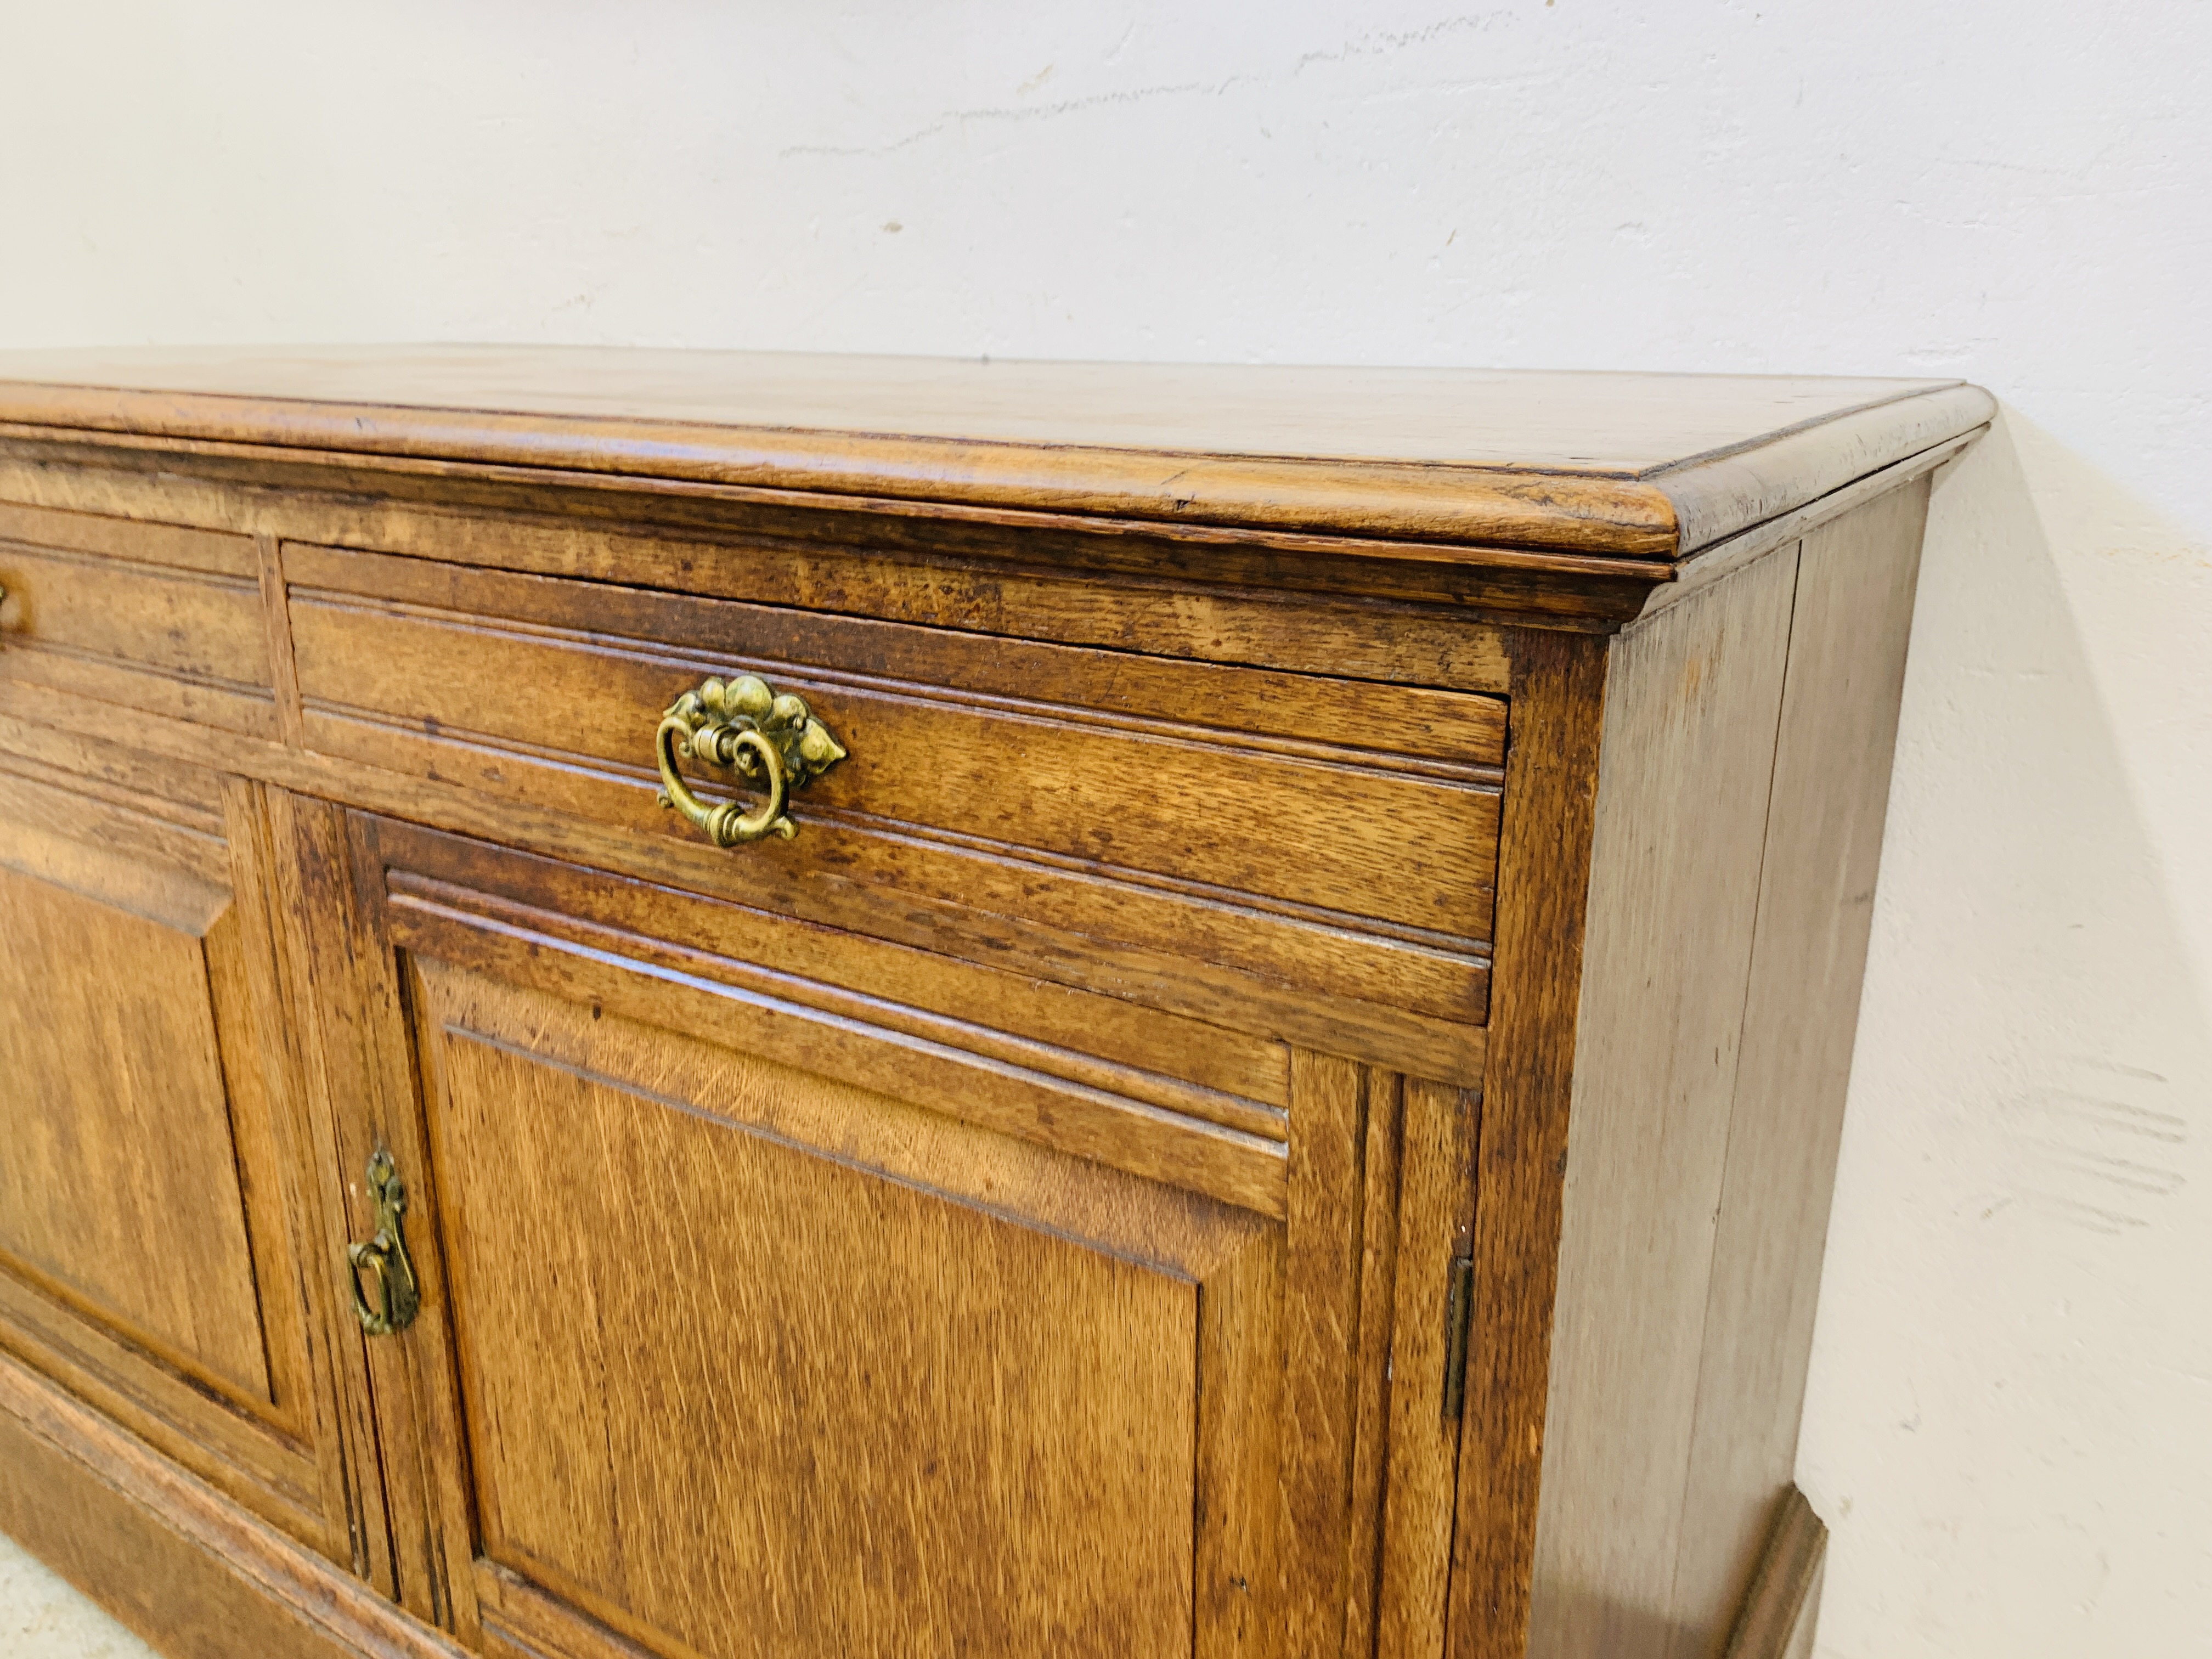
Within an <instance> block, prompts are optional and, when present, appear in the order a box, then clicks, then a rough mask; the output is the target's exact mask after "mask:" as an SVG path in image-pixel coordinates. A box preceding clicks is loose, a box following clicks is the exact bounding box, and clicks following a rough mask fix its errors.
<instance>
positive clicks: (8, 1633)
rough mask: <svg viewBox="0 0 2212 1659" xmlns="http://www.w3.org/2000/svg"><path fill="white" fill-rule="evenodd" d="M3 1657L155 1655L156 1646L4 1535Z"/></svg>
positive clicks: (0, 1558) (0, 1572)
mask: <svg viewBox="0 0 2212 1659" xmlns="http://www.w3.org/2000/svg"><path fill="white" fill-rule="evenodd" d="M0 1655H5V1656H6V1659H154V1650H153V1649H151V1648H149V1647H148V1646H147V1645H146V1644H144V1643H143V1642H142V1641H140V1640H139V1639H138V1638H137V1637H135V1636H133V1635H132V1634H131V1632H129V1631H127V1630H125V1629H124V1628H123V1626H120V1625H118V1624H117V1623H116V1622H115V1621H114V1620H112V1619H110V1618H109V1617H108V1616H107V1615H106V1613H102V1612H101V1611H100V1609H99V1608H98V1607H94V1606H93V1604H92V1603H91V1602H89V1601H87V1600H85V1598H84V1597H83V1596H82V1595H79V1594H77V1592H76V1590H75V1589H72V1588H70V1586H69V1585H68V1584H66V1583H64V1582H63V1581H62V1580H61V1579H59V1578H58V1577H55V1576H54V1575H53V1574H52V1572H50V1571H47V1570H46V1565H44V1564H43V1563H42V1562H40V1561H39V1560H38V1559H36V1558H35V1557H33V1556H29V1555H26V1554H25V1553H23V1550H22V1548H21V1546H20V1545H18V1544H17V1543H16V1542H15V1541H14V1540H13V1539H11V1538H9V1537H7V1536H6V1535H5V1534H0Z"/></svg>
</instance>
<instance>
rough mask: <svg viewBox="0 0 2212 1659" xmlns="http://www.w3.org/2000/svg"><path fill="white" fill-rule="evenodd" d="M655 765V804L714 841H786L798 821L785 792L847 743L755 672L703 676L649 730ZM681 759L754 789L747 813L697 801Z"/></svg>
mask: <svg viewBox="0 0 2212 1659" xmlns="http://www.w3.org/2000/svg"><path fill="white" fill-rule="evenodd" d="M653 758H654V760H655V761H656V762H658V763H659V767H660V804H661V805H663V806H667V807H672V808H673V809H674V810H675V811H678V812H681V813H682V814H683V815H684V817H685V818H686V819H687V820H689V821H690V823H692V824H693V825H695V826H696V828H698V829H703V830H704V831H706V833H707V838H708V840H709V841H711V842H714V845H715V846H717V847H738V846H742V845H743V844H744V842H749V841H758V840H760V839H761V838H762V837H763V836H782V837H783V838H784V839H785V840H787V841H788V840H789V839H790V838H791V837H792V836H795V835H797V834H798V833H799V826H798V825H797V824H795V823H793V822H792V821H791V819H790V818H789V817H787V815H786V814H785V811H784V807H785V805H786V803H787V801H788V800H789V799H790V795H791V792H792V791H793V790H794V789H799V788H804V787H805V786H806V785H807V784H809V783H811V782H812V781H814V780H815V779H816V778H818V777H820V776H821V775H823V773H824V772H826V771H828V770H829V769H830V768H831V767H833V766H835V765H836V763H838V762H839V761H841V760H842V759H844V758H845V745H844V744H841V743H839V742H838V741H837V739H836V737H835V736H834V735H832V733H831V732H830V730H829V727H828V726H824V725H823V723H822V722H821V721H820V720H817V719H816V718H815V716H814V711H813V710H812V709H811V708H808V707H807V706H806V700H805V698H803V697H799V696H793V694H792V693H790V692H788V691H785V692H778V691H776V690H774V689H773V688H771V687H770V686H769V684H768V682H767V681H766V680H763V679H762V678H759V677H758V676H757V675H753V674H742V675H739V676H738V678H736V679H733V680H721V679H709V680H705V681H702V682H701V683H700V684H699V685H698V686H697V687H696V688H695V689H694V690H690V691H686V692H685V693H684V695H683V696H680V697H678V698H677V700H676V701H675V702H673V703H671V704H670V705H669V708H668V710H667V712H666V713H665V714H663V715H662V716H661V717H660V726H659V730H657V731H656V732H654V733H653ZM679 760H692V761H696V762H698V763H701V764H702V765H706V766H719V767H726V768H728V769H731V770H732V771H734V772H736V773H737V774H738V776H739V777H741V778H743V779H744V781H746V782H748V783H750V784H753V785H755V786H757V787H759V788H760V789H761V791H762V792H763V799H762V801H761V803H760V805H758V806H756V807H755V808H754V809H753V810H752V811H750V812H748V811H745V810H744V807H743V806H742V805H739V804H738V802H736V801H733V800H726V801H720V802H716V803H714V804H712V805H710V804H708V802H706V801H703V800H702V799H699V797H698V796H697V795H696V794H694V793H692V792H691V787H690V785H689V784H687V783H686V782H684V775H683V774H682V773H681V772H679V771H678V769H677V763H678V761H679Z"/></svg>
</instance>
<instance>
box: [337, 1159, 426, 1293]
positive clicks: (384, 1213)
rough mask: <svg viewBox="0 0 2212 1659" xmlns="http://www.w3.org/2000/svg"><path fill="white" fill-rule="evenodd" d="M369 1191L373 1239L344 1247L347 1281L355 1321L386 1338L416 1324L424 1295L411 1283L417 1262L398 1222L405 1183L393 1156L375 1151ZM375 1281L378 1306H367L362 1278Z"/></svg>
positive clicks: (370, 1164) (404, 1200) (403, 1210)
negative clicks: (372, 1203) (365, 1275)
mask: <svg viewBox="0 0 2212 1659" xmlns="http://www.w3.org/2000/svg"><path fill="white" fill-rule="evenodd" d="M368 1190H369V1194H370V1195H371V1196H372V1197H374V1199H375V1200H376V1237H374V1238H372V1239H370V1240H369V1241H368V1243H366V1244H349V1245H347V1246H346V1264H347V1266H348V1267H350V1268H351V1269H352V1271H351V1272H350V1273H348V1274H347V1275H346V1276H347V1278H348V1279H349V1280H350V1281H351V1282H352V1285H353V1311H354V1317H356V1319H358V1320H360V1321H361V1328H362V1329H363V1330H364V1331H366V1332H368V1334H370V1335H371V1336H389V1335H390V1334H392V1332H394V1331H404V1330H405V1329H406V1328H408V1327H409V1326H410V1325H412V1324H413V1323H414V1322H415V1316H416V1314H417V1313H418V1312H420V1311H421V1310H422V1287H421V1286H420V1285H417V1284H416V1282H415V1263H414V1262H413V1261H411V1260H410V1258H409V1256H408V1255H407V1240H406V1237H405V1236H404V1234H403V1233H402V1232H401V1231H400V1230H399V1218H401V1217H402V1216H404V1215H405V1214H406V1213H407V1184H406V1182H403V1181H402V1180H400V1178H399V1171H398V1168H397V1167H396V1166H395V1165H394V1164H392V1154H391V1153H389V1152H379V1153H377V1154H376V1155H375V1156H374V1158H370V1159H369V1160H368ZM362 1273H368V1274H370V1275H371V1276H372V1277H373V1278H374V1279H375V1280H376V1302H377V1305H376V1306H374V1307H371V1306H370V1305H369V1304H368V1297H365V1296H363V1295H362V1293H361V1276H362Z"/></svg>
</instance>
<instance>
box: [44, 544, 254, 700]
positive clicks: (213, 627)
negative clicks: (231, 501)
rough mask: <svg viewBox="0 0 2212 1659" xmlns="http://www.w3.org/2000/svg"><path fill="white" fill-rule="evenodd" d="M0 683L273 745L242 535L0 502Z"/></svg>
mask: <svg viewBox="0 0 2212 1659" xmlns="http://www.w3.org/2000/svg"><path fill="white" fill-rule="evenodd" d="M0 588H4V589H5V590H6V592H7V599H6V601H5V604H4V606H0V678H9V679H15V680H21V681H26V682H29V683H32V684H40V685H45V686H50V687H52V688H54V689H56V690H64V691H70V692H73V693H76V694H77V695H78V696H88V697H92V698H95V699H97V700H99V701H100V702H116V703H124V704H127V705H130V706H131V707H134V708H147V709H152V710H155V711H158V712H160V713H162V714H174V715H178V716H179V717H181V718H183V719H185V720H194V721H197V722H198V723H200V724H202V725H206V726H221V727H223V728H225V729H227V730H229V731H234V732H246V733H247V734H249V735H252V736H254V737H274V736H275V735H276V698H275V694H274V692H273V691H272V690H271V689H270V671H269V630H268V625H267V621H266V614H265V612H264V609H263V606H262V602H261V587H260V578H259V563H258V558H257V556H256V554H255V551H254V546H253V542H252V538H250V537H246V536H236V535H229V534H225V533H222V532H216V531H209V530H185V529H180V528H178V527H176V526H170V525H157V524H141V523H138V522H136V521H134V520H127V519H112V518H106V517H102V516H100V515H99V514H95V513H61V512H54V511H50V510H48V509H46V508H43V507H17V506H12V505H9V504H7V503H4V502H0Z"/></svg>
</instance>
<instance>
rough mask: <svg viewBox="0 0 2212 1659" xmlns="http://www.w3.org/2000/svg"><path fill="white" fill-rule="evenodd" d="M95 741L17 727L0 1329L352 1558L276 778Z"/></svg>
mask: <svg viewBox="0 0 2212 1659" xmlns="http://www.w3.org/2000/svg"><path fill="white" fill-rule="evenodd" d="M76 758H79V759H82V760H84V761H86V762H88V770H85V771H82V772H79V771H73V770H70V769H65V768H63V767H60V766H57V765H54V764H51V763H48V762H47V761H45V760H41V759H39V758H37V757H33V756H32V755H28V754H24V753H20V752H15V751H14V750H10V749H9V748H6V747H0V1346H5V1347H6V1348H7V1349H8V1350H9V1352H13V1353H14V1354H15V1355H16V1357H18V1358H21V1359H22V1360H24V1361H25V1362H27V1364H31V1365H32V1366H33V1367H34V1368H36V1369H38V1370H42V1371H45V1372H46V1373H47V1374H48V1375H50V1376H54V1377H55V1378H57V1379H58V1380H59V1381H60V1382H61V1383H64V1385H65V1386H67V1387H68V1388H69V1389H71V1390H72V1391H73V1392H75V1393H76V1394H77V1395H80V1396H81V1397H82V1398H84V1399H86V1400H88V1401H90V1402H91V1403H92V1404H94V1406H96V1407H99V1408H100V1409H101V1410H103V1411H105V1412H106V1413H109V1414H110V1415H111V1416H112V1417H114V1418H115V1419H117V1420H118V1421H119V1422H121V1423H123V1424H124V1425H125V1426H127V1427H129V1428H130V1429H131V1430H133V1431H136V1432H137V1433H139V1434H141V1435H143V1437H146V1438H147V1439H148V1440H149V1441H151V1442H152V1443H154V1444H155V1445H156V1446H158V1447H160V1448H161V1449H162V1450H164V1451H166V1452H167V1453H168V1454H169V1455H171V1456H173V1457H175V1458H176V1459H178V1460H179V1462H182V1463H184V1464H185V1466H186V1467H187V1468H191V1469H192V1470H193V1471H194V1472H195V1473H197V1474H200V1475H202V1476H204V1478H206V1479H208V1480H211V1481H212V1482H214V1483H215V1484H216V1485H217V1486H221V1487H222V1488H224V1489H225V1490H227V1491H228V1492H231V1493H232V1494H233V1495H234V1496H235V1497H237V1498H240V1500H241V1501H243V1502H244V1503H246V1504H247V1505H249V1506H250V1507H251V1508H252V1509H254V1510H257V1511H258V1513H259V1514H261V1515H262V1516H264V1518H266V1519H268V1520H270V1521H272V1522H276V1524H277V1525H278V1526H280V1527H282V1528H284V1529H285V1530H287V1531H289V1532H290V1533H291V1534H294V1535H295V1536H296V1537H299V1538H301V1540H303V1541H307V1543H309V1544H311V1545H312V1546H313V1547H316V1548H318V1549H321V1550H324V1551H325V1552H327V1553H331V1554H332V1555H335V1556H337V1557H338V1558H339V1559H346V1558H347V1557H348V1556H349V1554H350V1553H351V1546H350V1543H349V1522H348V1519H347V1503H346V1498H345V1492H346V1490H347V1483H346V1482H345V1480H344V1478H343V1474H342V1472H341V1470H340V1468H339V1466H338V1461H337V1457H338V1455H337V1447H336V1445H335V1443H334V1431H333V1430H332V1428H331V1416H332V1410H333V1407H332V1399H333V1395H332V1394H331V1388H330V1384H329V1381H328V1376H327V1364H326V1362H327V1358H328V1356H329V1353H330V1344H329V1343H328V1342H327V1341H323V1342H317V1343H313V1344H312V1345H311V1343H310V1341H309V1328H310V1321H311V1319H313V1318H316V1317H319V1316H321V1315H322V1314H324V1313H327V1311H328V1310H327V1308H326V1307H325V1308H318V1307H316V1306H312V1305H311V1302H312V1301H313V1298H314V1297H315V1295H316V1293H317V1291H324V1290H326V1288H327V1287H328V1284H329V1281H327V1280H325V1282H324V1284H323V1285H303V1284H302V1282H301V1273H299V1272H298V1271H297V1269H296V1267H295V1265H294V1262H295V1248H296V1246H297V1245H298V1243H300V1242H301V1239H302V1233H303V1227H302V1217H303V1214H304V1206H306V1205H307V1203H308V1202H310V1201H311V1199H310V1195H309V1194H307V1192H305V1191H304V1190H303V1182H302V1181H301V1171H302V1170H303V1169H304V1168H306V1167H307V1166H306V1162H305V1158H304V1156H303V1147H302V1127H301V1118H300V1115H299V1113H300V1099H299V1091H298V1089H297V1087H296V1086H295V1079H294V1078H293V1076H292V1074H291V1072H290V1069H289V1064H288V1062H287V1059H286V1055H287V1045H286V1043H285V1041H284V1036H283V1015H282V998H281V996H280V994H279V991H278V984H279V968H278V963H277V960H276V953H275V948H274V935H273V933H272V928H271V924H270V896H269V892H270V890H269V885H268V877H269V873H270V872H269V852H268V848H267V843H266V840H265V836H264V820H263V817H262V813H261V808H260V792H259V790H258V787H256V786H254V785H251V784H248V783H246V782H243V781H239V780H235V779H232V780H223V779H219V778H217V777H215V776H213V775H209V774H205V773H202V772H198V771H197V770H194V769H189V768H184V767H180V766H176V765H172V764H165V763H154V762H151V761H143V760H137V759H133V758H131V757H122V756H118V755H115V754H113V753H112V751H101V752H100V754H99V755H98V756H97V757H94V756H93V755H92V754H90V753H89V752H88V753H87V754H86V755H84V756H81V757H76ZM317 1356H319V1358H317ZM319 1372H320V1375H319Z"/></svg>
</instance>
